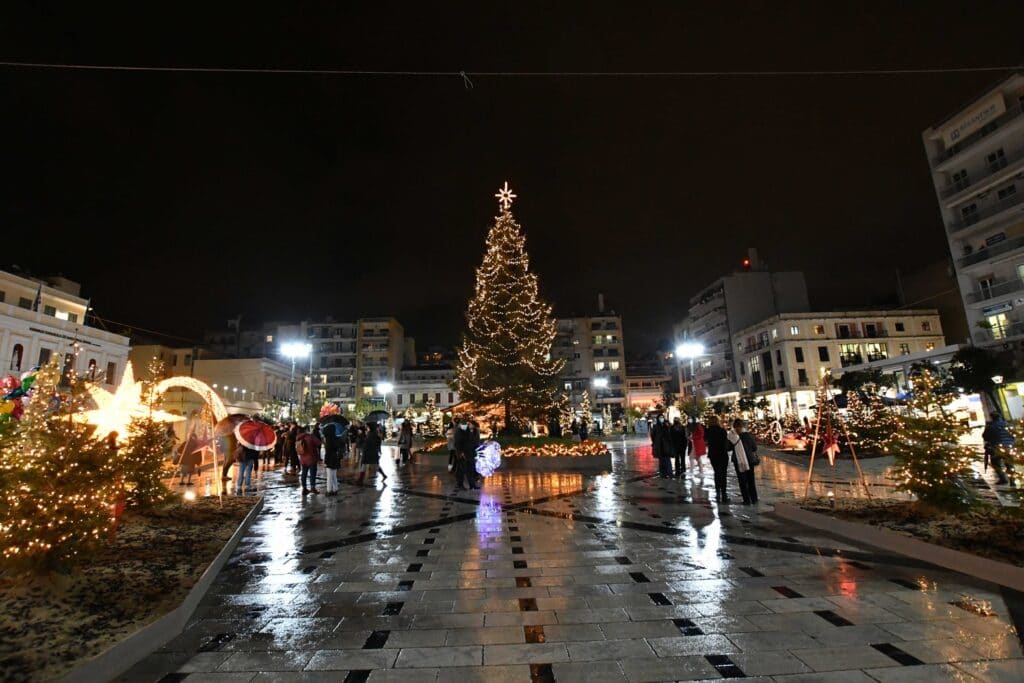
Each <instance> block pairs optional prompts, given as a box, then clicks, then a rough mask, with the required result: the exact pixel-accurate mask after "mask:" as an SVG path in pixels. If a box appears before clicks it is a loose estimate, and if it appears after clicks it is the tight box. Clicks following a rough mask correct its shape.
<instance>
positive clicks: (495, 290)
mask: <svg viewBox="0 0 1024 683" xmlns="http://www.w3.org/2000/svg"><path fill="white" fill-rule="evenodd" d="M496 196H497V197H498V199H499V200H500V201H499V203H500V206H501V214H500V215H499V216H497V218H496V219H495V223H494V225H493V226H492V227H491V229H490V232H489V233H488V235H487V242H486V245H485V246H486V249H485V252H484V258H483V262H482V263H481V264H480V267H479V268H477V270H476V288H475V292H474V295H473V298H472V299H470V301H469V306H468V308H467V311H466V322H467V329H466V332H465V333H464V335H463V339H462V345H461V347H460V348H459V351H458V356H459V357H458V363H457V368H456V379H455V384H456V387H457V388H458V391H459V393H460V394H461V396H462V398H463V399H464V400H469V401H479V402H483V403H501V404H503V405H504V408H505V422H506V426H508V425H510V424H511V423H512V408H513V406H516V407H517V409H520V410H522V409H525V410H527V411H531V410H532V411H539V410H546V409H548V408H550V407H552V406H553V405H554V403H555V378H556V377H557V376H558V373H559V372H560V371H561V370H562V366H563V364H564V363H563V361H561V360H555V359H552V358H551V344H552V342H553V341H554V338H555V334H556V325H555V319H554V317H553V316H552V314H551V307H550V306H549V305H548V304H547V303H545V302H544V301H542V300H541V299H540V296H539V293H538V279H537V275H536V274H534V273H531V272H530V260H529V256H528V255H527V253H526V239H525V238H524V237H523V234H522V232H521V230H520V227H519V225H518V224H517V223H516V222H515V220H514V219H513V217H512V212H511V206H512V200H513V199H514V198H515V195H514V194H512V191H511V189H510V188H509V187H508V183H506V184H505V187H504V188H502V189H501V190H500V191H499V192H498V195H496Z"/></svg>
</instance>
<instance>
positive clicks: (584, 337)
mask: <svg viewBox="0 0 1024 683" xmlns="http://www.w3.org/2000/svg"><path fill="white" fill-rule="evenodd" d="M557 328H558V331H557V334H556V335H555V340H554V342H553V343H552V345H551V356H552V357H553V358H560V359H562V360H564V361H565V367H564V368H563V370H562V375H561V377H559V385H560V387H559V388H560V390H561V391H564V392H567V393H569V395H570V399H571V401H572V403H573V405H574V406H576V407H579V404H580V399H581V397H582V395H583V391H584V390H586V391H589V392H590V403H591V407H592V408H593V409H594V412H596V413H600V412H601V411H602V410H604V407H605V406H608V408H609V409H610V410H613V411H615V412H616V413H617V412H619V411H621V410H623V409H624V408H625V406H626V379H625V378H626V347H625V342H624V340H623V336H622V318H621V316H618V315H616V314H615V312H614V311H608V312H605V311H604V301H603V297H599V298H598V311H597V313H596V314H595V315H592V316H584V317H572V318H559V319H558V320H557Z"/></svg>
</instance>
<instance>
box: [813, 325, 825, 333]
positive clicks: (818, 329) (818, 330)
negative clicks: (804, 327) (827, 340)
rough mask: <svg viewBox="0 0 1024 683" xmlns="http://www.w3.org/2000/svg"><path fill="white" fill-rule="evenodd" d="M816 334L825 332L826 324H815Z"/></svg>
mask: <svg viewBox="0 0 1024 683" xmlns="http://www.w3.org/2000/svg"><path fill="white" fill-rule="evenodd" d="M814 334H825V326H824V325H815V326H814Z"/></svg>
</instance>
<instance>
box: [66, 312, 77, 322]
mask: <svg viewBox="0 0 1024 683" xmlns="http://www.w3.org/2000/svg"><path fill="white" fill-rule="evenodd" d="M67 315H68V317H67V321H68V322H69V323H77V322H78V314H77V313H68V314H67Z"/></svg>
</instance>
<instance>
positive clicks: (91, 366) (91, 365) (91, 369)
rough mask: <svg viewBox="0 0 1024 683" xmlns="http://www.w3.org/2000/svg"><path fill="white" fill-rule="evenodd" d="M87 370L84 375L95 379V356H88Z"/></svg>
mask: <svg viewBox="0 0 1024 683" xmlns="http://www.w3.org/2000/svg"><path fill="white" fill-rule="evenodd" d="M88 372H89V374H88V375H86V376H87V377H88V378H89V379H90V380H94V379H96V359H95V358H90V359H89V371H88Z"/></svg>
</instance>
